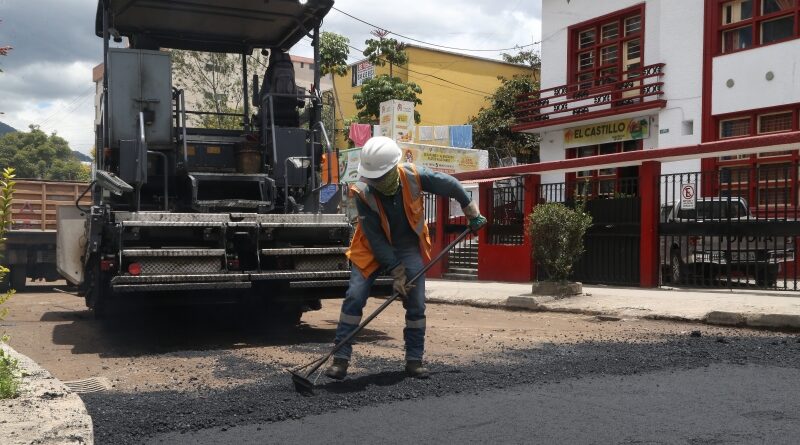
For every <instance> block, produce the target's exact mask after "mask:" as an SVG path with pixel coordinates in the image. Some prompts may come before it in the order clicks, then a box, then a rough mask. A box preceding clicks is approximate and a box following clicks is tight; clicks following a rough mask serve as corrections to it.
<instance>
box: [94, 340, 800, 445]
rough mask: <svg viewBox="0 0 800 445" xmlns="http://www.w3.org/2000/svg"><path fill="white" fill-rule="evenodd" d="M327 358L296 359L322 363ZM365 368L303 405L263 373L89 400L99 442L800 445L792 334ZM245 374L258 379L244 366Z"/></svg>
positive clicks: (562, 347)
mask: <svg viewBox="0 0 800 445" xmlns="http://www.w3.org/2000/svg"><path fill="white" fill-rule="evenodd" d="M327 346H328V345H326V344H321V343H320V344H312V345H309V344H306V345H302V346H297V347H296V349H297V350H298V351H304V352H316V353H321V352H323V351H324V349H325V348H326V347H327ZM221 353H222V352H221ZM231 360H236V359H235V358H231ZM229 365H231V368H230V369H237V368H236V366H235V364H229ZM360 365H361V366H362V367H363V368H365V369H368V370H370V371H369V372H368V373H367V372H364V373H360V374H356V375H353V376H351V378H349V379H348V380H346V381H345V382H341V383H331V382H328V381H326V380H324V377H323V378H321V379H320V383H321V386H320V387H319V388H318V390H317V394H316V395H315V396H313V397H303V396H300V395H298V394H296V393H295V392H294V389H293V386H292V384H291V380H290V379H289V376H288V374H286V373H284V372H282V371H281V370H279V369H274V368H273V369H264V370H263V375H258V374H256V375H258V378H257V379H256V381H255V383H250V384H245V385H239V386H231V387H228V388H221V389H211V388H199V389H197V390H192V391H180V392H179V391H159V392H137V393H130V394H129V393H122V392H106V393H95V394H85V395H83V399H84V401H85V402H86V405H87V408H88V409H89V412H90V414H91V415H92V418H93V420H94V424H95V439H96V443H98V444H127V443H143V442H155V443H159V442H160V443H241V444H244V443H321V442H324V443H329V442H331V439H330V438H331V437H332V436H331V434H334V436H333V437H335V438H336V439H335V440H333V442H336V443H338V442H344V443H358V442H361V443H382V442H397V443H399V442H406V443H407V442H418V441H421V443H431V442H439V443H462V442H473V443H479V442H496V443H500V442H509V443H515V442H516V443H522V442H525V443H533V442H541V443H549V442H559V443H676V442H677V443H692V444H717V443H730V442H733V443H753V442H757V443H761V442H765V443H796V440H794V439H796V438H797V437H800V435H798V433H800V431H798V427H797V425H798V424H800V420H799V419H798V413H800V389H799V388H800V384H798V383H797V382H798V381H800V379H798V377H800V337H797V336H786V335H781V334H776V335H774V336H768V337H744V336H743V337H724V338H723V337H709V336H702V337H692V336H689V335H688V334H687V335H672V336H665V337H664V338H663V339H662V340H661V341H657V342H611V341H608V342H585V343H579V344H559V345H555V344H547V345H544V346H542V347H539V348H535V349H522V350H520V349H510V348H509V349H507V350H505V351H503V352H501V353H498V354H496V355H493V356H486V357H484V360H481V361H478V362H474V363H470V364H468V365H466V366H460V367H454V366H452V365H449V364H446V363H431V368H432V371H433V375H432V378H431V379H429V380H423V381H417V380H411V379H406V378H405V377H404V375H403V373H402V372H401V367H402V363H401V362H399V361H398V362H393V361H387V360H383V359H375V358H362V359H361V361H360ZM240 369H242V370H244V371H243V372H247V373H248V375H249V376H250V377H252V376H253V373H258V370H256V369H253V367H252V366H251V365H249V364H245V366H242V367H241V368H240ZM348 425H353V427H352V428H348ZM459 425H460V426H462V427H463V428H462V427H459ZM306 426H307V427H306ZM417 439H419V440H417Z"/></svg>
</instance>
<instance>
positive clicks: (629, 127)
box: [564, 116, 650, 148]
mask: <svg viewBox="0 0 800 445" xmlns="http://www.w3.org/2000/svg"><path fill="white" fill-rule="evenodd" d="M649 137H650V118H649V117H647V116H645V117H636V118H633V119H621V120H616V121H611V122H600V123H594V124H589V125H582V126H580V127H572V128H567V129H565V130H564V148H573V147H583V146H586V145H597V144H606V143H609V142H622V141H633V140H639V139H647V138H649Z"/></svg>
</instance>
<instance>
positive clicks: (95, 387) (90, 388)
mask: <svg viewBox="0 0 800 445" xmlns="http://www.w3.org/2000/svg"><path fill="white" fill-rule="evenodd" d="M64 385H65V386H66V387H67V388H69V389H70V390H72V392H74V393H77V394H86V393H89V392H99V391H108V390H109V389H111V381H110V380H108V379H107V378H105V377H90V378H88V379H82V380H73V381H71V382H64Z"/></svg>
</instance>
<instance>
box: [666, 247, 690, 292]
mask: <svg viewBox="0 0 800 445" xmlns="http://www.w3.org/2000/svg"><path fill="white" fill-rule="evenodd" d="M669 268H670V280H671V281H672V284H683V282H684V281H686V272H685V268H684V266H683V261H681V256H680V254H679V253H678V251H677V250H674V251H672V254H671V255H670V261H669Z"/></svg>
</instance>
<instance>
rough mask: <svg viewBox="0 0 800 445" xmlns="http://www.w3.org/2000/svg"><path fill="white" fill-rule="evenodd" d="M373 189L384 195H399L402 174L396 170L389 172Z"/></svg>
mask: <svg viewBox="0 0 800 445" xmlns="http://www.w3.org/2000/svg"><path fill="white" fill-rule="evenodd" d="M372 187H374V188H375V190H377V191H378V193H380V194H382V195H385V196H392V195H394V194H395V193H397V189H398V188H400V172H399V171H398V170H397V169H396V168H393V169H391V170H389V172H388V173H386V174H385V175H384V176H383V177H382V178H380V180H379V181H376V182H375V184H373V185H372Z"/></svg>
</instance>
